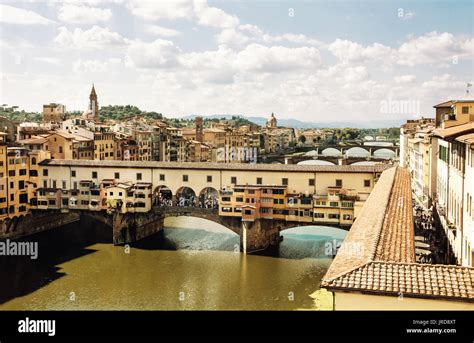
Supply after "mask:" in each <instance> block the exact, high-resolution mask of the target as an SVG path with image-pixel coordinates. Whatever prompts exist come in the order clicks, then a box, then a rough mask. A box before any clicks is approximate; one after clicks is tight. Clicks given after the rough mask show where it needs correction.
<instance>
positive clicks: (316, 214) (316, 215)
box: [314, 212, 324, 218]
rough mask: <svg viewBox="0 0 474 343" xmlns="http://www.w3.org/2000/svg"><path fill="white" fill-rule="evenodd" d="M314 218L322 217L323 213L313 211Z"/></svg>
mask: <svg viewBox="0 0 474 343" xmlns="http://www.w3.org/2000/svg"><path fill="white" fill-rule="evenodd" d="M314 218H324V213H318V212H315V213H314Z"/></svg>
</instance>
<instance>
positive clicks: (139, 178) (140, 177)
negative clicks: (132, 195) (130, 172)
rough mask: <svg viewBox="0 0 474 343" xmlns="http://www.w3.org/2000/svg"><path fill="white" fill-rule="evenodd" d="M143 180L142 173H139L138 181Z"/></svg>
mask: <svg viewBox="0 0 474 343" xmlns="http://www.w3.org/2000/svg"><path fill="white" fill-rule="evenodd" d="M141 179H142V173H137V181H141Z"/></svg>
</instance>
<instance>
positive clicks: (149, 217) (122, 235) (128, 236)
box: [112, 212, 164, 245]
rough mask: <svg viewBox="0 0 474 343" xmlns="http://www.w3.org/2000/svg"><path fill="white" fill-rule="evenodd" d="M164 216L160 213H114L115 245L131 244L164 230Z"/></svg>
mask: <svg viewBox="0 0 474 343" xmlns="http://www.w3.org/2000/svg"><path fill="white" fill-rule="evenodd" d="M163 223H164V216H163V215H161V214H159V213H152V212H150V213H114V214H113V218H112V228H113V241H114V245H120V244H129V243H133V242H136V241H139V240H140V239H143V238H145V237H148V236H151V235H153V234H155V233H157V232H159V231H161V230H163Z"/></svg>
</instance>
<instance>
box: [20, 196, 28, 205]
mask: <svg viewBox="0 0 474 343" xmlns="http://www.w3.org/2000/svg"><path fill="white" fill-rule="evenodd" d="M27 202H28V194H20V204H26V203H27Z"/></svg>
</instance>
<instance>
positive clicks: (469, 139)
mask: <svg viewBox="0 0 474 343" xmlns="http://www.w3.org/2000/svg"><path fill="white" fill-rule="evenodd" d="M456 140H457V141H459V142H463V143H469V144H474V133H468V134H467V135H462V136H459V137H457V138H456Z"/></svg>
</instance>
